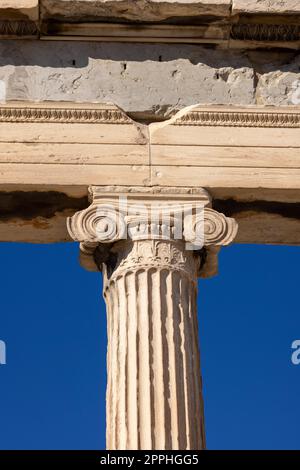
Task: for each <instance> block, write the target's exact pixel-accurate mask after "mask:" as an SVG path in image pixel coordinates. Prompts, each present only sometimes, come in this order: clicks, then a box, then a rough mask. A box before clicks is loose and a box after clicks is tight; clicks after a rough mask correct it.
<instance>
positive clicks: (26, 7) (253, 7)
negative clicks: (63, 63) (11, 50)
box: [0, 0, 300, 49]
mask: <svg viewBox="0 0 300 470" xmlns="http://www.w3.org/2000/svg"><path fill="white" fill-rule="evenodd" d="M299 18H300V4H299V2H297V1H292V0H289V1H274V2H269V1H267V0H266V1H263V2H261V1H259V2H258V1H255V0H248V1H247V0H246V1H244V0H202V1H197V0H194V1H193V0H177V1H174V0H165V1H159V0H148V1H146V2H145V1H144V0H136V1H132V0H94V1H83V0H21V1H16V0H5V1H4V3H3V2H2V4H1V5H0V37H1V38H18V37H23V38H26V37H28V38H34V37H35V38H44V39H47V38H48V39H60V38H68V39H72V40H79V39H88V38H90V39H96V40H100V41H121V42H122V41H125V42H128V41H129V42H130V41H132V42H139V41H140V42H165V43H166V42H170V43H172V42H178V43H204V44H205V43H217V44H219V45H220V46H223V47H226V48H227V47H232V48H238V47H244V46H245V41H246V42H250V43H251V42H253V41H255V47H259V46H262V45H263V46H266V45H268V44H270V45H272V43H276V44H277V47H285V48H287V47H291V48H293V49H295V48H298V47H299V42H300V21H299ZM137 25H139V26H138V27H137ZM282 43H284V45H283V44H282ZM248 47H249V44H248Z"/></svg>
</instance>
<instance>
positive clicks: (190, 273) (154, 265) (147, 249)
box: [106, 240, 200, 282]
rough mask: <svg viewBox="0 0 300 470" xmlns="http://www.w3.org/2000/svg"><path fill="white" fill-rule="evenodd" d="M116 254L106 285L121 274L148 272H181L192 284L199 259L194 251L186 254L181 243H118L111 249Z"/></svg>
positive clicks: (154, 241) (149, 241)
mask: <svg viewBox="0 0 300 470" xmlns="http://www.w3.org/2000/svg"><path fill="white" fill-rule="evenodd" d="M111 252H112V253H115V254H116V260H115V262H114V266H113V270H110V269H108V271H106V279H107V281H111V280H112V279H115V277H116V276H120V275H121V274H123V273H124V272H137V271H145V270H151V269H167V270H168V271H170V270H171V271H180V272H181V273H182V274H184V275H185V276H187V277H188V278H189V279H190V281H191V282H195V279H196V278H197V273H198V271H199V266H200V258H199V257H198V256H195V254H194V252H193V251H187V250H185V247H184V242H182V241H165V240H136V241H131V242H130V241H129V242H128V241H127V242H119V243H117V244H116V245H115V246H114V247H112V249H111Z"/></svg>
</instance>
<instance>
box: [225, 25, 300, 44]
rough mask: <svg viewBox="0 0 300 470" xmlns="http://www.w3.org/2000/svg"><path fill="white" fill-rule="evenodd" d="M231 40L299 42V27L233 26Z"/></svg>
mask: <svg viewBox="0 0 300 470" xmlns="http://www.w3.org/2000/svg"><path fill="white" fill-rule="evenodd" d="M230 36H231V38H232V39H239V40H242V41H299V40H300V25H297V24H254V23H249V24H244V23H240V24H234V25H232V27H231V32H230Z"/></svg>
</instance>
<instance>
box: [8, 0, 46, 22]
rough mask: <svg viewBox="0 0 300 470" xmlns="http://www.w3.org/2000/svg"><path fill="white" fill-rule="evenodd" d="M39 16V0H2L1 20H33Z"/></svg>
mask: <svg viewBox="0 0 300 470" xmlns="http://www.w3.org/2000/svg"><path fill="white" fill-rule="evenodd" d="M38 17H39V0H1V2H0V19H1V20H26V19H29V20H32V21H36V20H38Z"/></svg>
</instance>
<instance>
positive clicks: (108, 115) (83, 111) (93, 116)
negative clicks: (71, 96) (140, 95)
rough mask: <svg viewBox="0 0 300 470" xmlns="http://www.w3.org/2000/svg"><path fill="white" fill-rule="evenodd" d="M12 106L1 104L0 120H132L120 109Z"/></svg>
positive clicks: (68, 122) (49, 121)
mask: <svg viewBox="0 0 300 470" xmlns="http://www.w3.org/2000/svg"><path fill="white" fill-rule="evenodd" d="M52 106H53V105H51V104H48V106H47V107H27V106H25V105H24V107H19V106H18V107H14V106H12V107H10V106H9V105H7V106H5V107H4V106H2V107H1V106H0V122H29V123H30V122H39V123H66V124H73V123H90V124H93V123H97V124H101V123H105V124H128V123H132V120H131V119H130V118H129V117H128V116H126V114H125V113H123V112H122V111H121V110H118V109H113V108H111V109H107V108H103V109H101V108H99V109H89V108H88V107H86V108H85V107H84V106H82V108H78V107H74V108H72V107H65V108H64V107H60V108H55V107H52Z"/></svg>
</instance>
